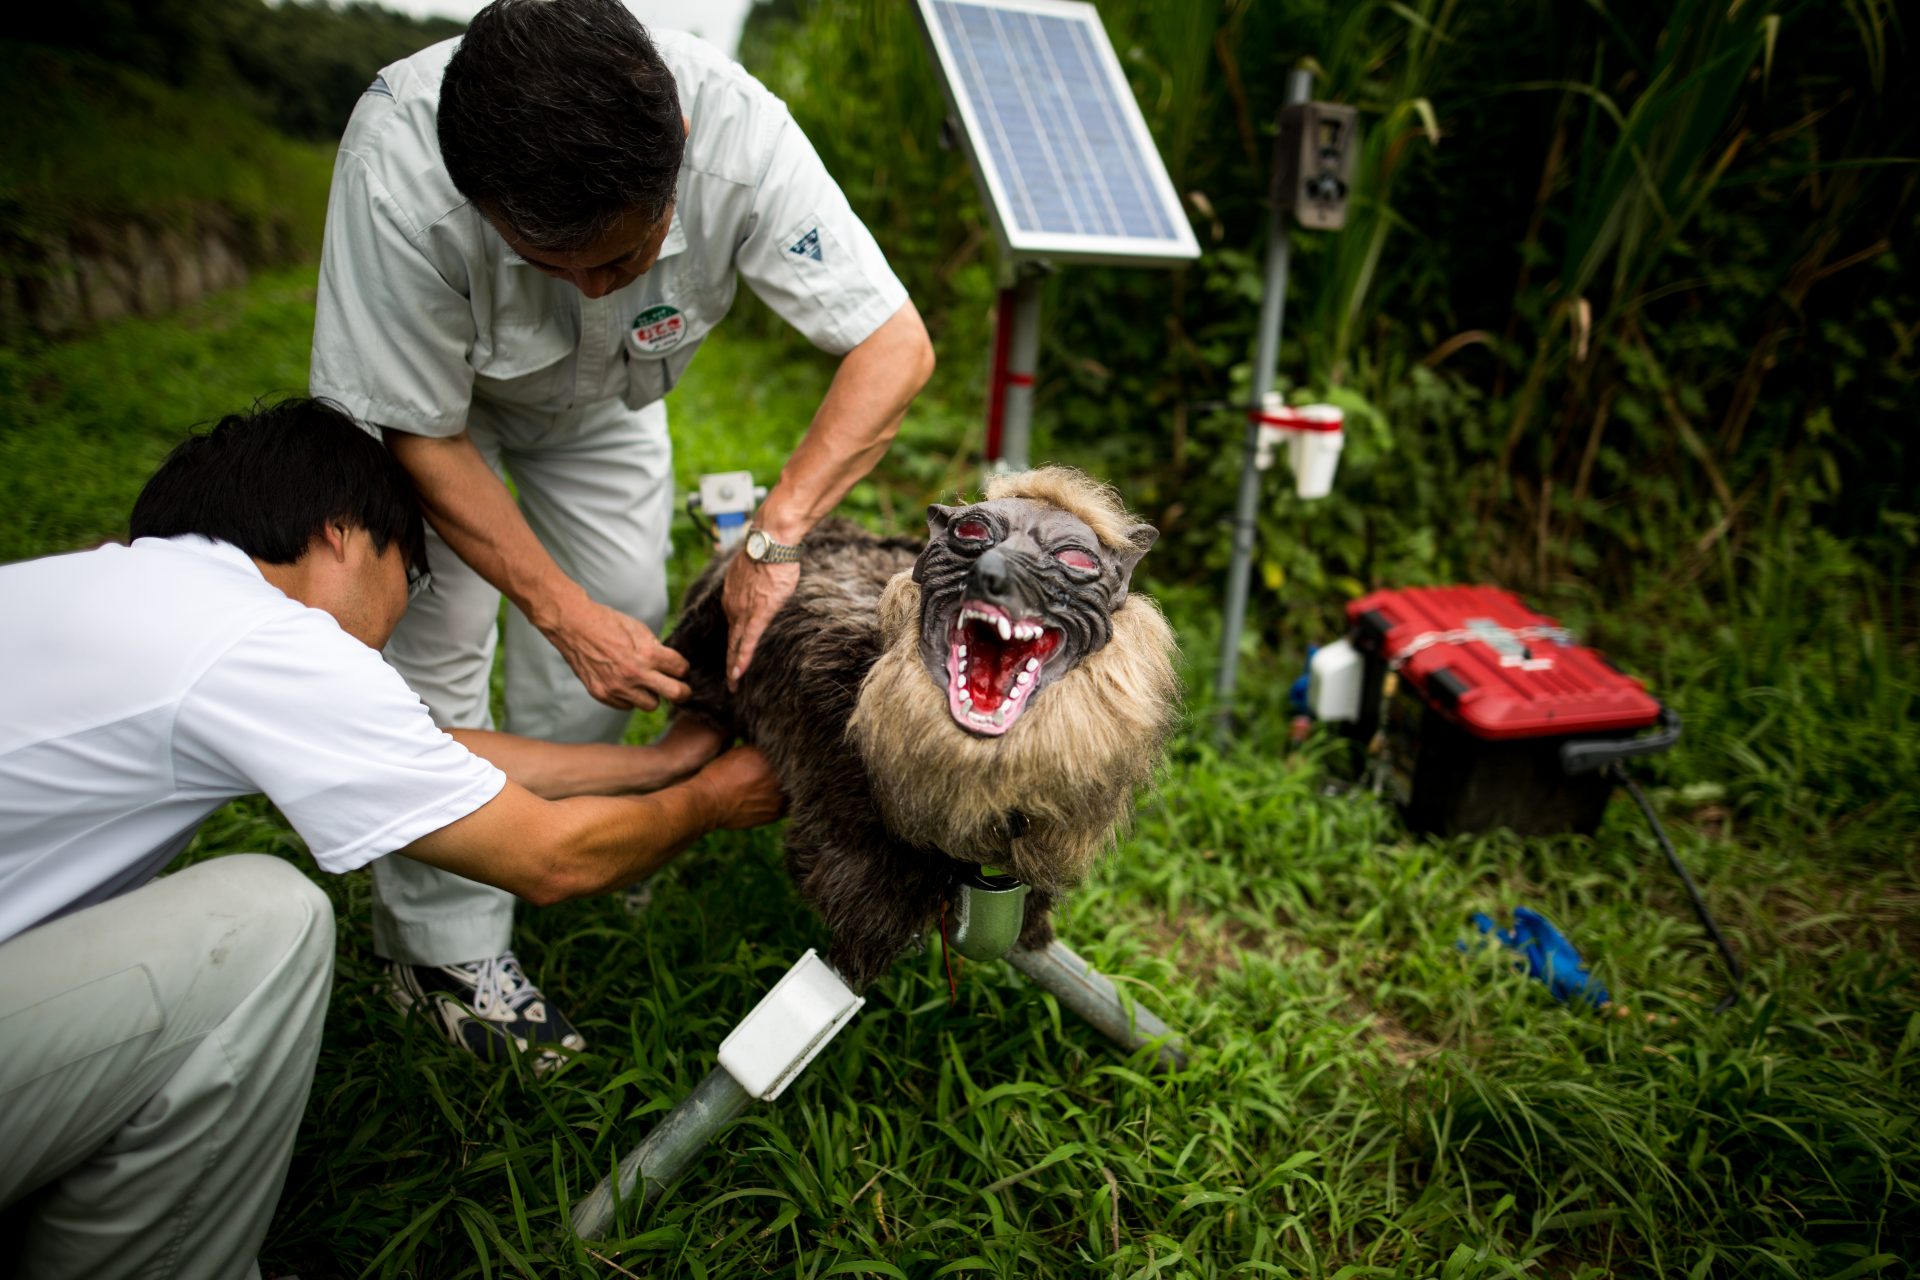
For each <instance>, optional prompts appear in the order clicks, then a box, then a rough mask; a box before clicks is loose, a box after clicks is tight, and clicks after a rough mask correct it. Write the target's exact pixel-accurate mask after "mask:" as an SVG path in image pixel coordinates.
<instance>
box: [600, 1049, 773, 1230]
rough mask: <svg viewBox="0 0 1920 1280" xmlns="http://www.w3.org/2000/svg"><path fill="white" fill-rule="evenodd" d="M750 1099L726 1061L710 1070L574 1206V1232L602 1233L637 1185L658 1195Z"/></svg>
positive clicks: (645, 1197) (644, 1196)
mask: <svg viewBox="0 0 1920 1280" xmlns="http://www.w3.org/2000/svg"><path fill="white" fill-rule="evenodd" d="M752 1101H753V1095H752V1094H750V1093H748V1092H747V1091H746V1090H745V1089H743V1088H741V1087H740V1082H739V1081H737V1080H735V1079H734V1078H733V1077H732V1076H731V1075H729V1074H727V1069H726V1068H725V1067H715V1068H714V1069H713V1070H711V1071H709V1072H708V1073H707V1078H706V1079H704V1080H702V1081H701V1082H700V1083H699V1084H698V1085H696V1086H694V1090H693V1092H692V1093H690V1094H688V1095H687V1098H686V1101H684V1102H682V1103H681V1104H680V1105H679V1106H677V1107H675V1108H674V1109H673V1110H672V1111H669V1112H668V1113H667V1116H666V1119H664V1120H662V1121H661V1122H660V1124H659V1126H658V1127H657V1128H655V1129H654V1131H653V1132H652V1133H649V1134H648V1135H647V1136H646V1137H645V1138H644V1139H642V1140H641V1143H640V1145H639V1146H637V1147H635V1148H634V1149H633V1150H632V1151H629V1152H628V1153H627V1155H626V1158H625V1159H623V1160H621V1161H620V1168H619V1170H618V1171H617V1172H616V1173H615V1174H614V1176H613V1177H611V1178H602V1179H601V1180H600V1185H599V1186H597V1187H595V1188H594V1189H593V1194H592V1195H590V1196H588V1197H587V1198H586V1199H585V1200H582V1201H581V1202H580V1204H579V1207H578V1208H576V1209H575V1210H574V1211H573V1234H574V1235H576V1236H578V1237H580V1239H582V1240H593V1239H597V1238H598V1237H600V1236H604V1235H605V1234H606V1233H607V1228H608V1227H610V1226H612V1225H613V1211H614V1205H615V1201H616V1199H619V1200H631V1199H632V1198H633V1194H634V1191H635V1189H636V1188H637V1189H638V1190H639V1192H640V1202H641V1203H642V1204H652V1203H653V1202H654V1201H655V1200H658V1199H659V1198H660V1194H661V1192H663V1191H665V1190H666V1189H667V1187H668V1186H669V1185H670V1184H671V1183H672V1182H673V1180H674V1179H675V1178H678V1177H679V1176H680V1175H681V1174H682V1173H684V1172H686V1168H687V1166H688V1165H690V1164H692V1163H693V1161H694V1158H695V1157H697V1156H698V1155H699V1154H700V1153H701V1152H702V1151H703V1150H705V1149H706V1146H707V1144H708V1143H709V1142H711V1141H713V1139H714V1138H715V1137H717V1136H718V1135H719V1133H720V1131H721V1130H722V1129H724V1128H726V1127H727V1126H728V1125H730V1124H732V1123H733V1122H734V1121H735V1120H736V1119H738V1118H739V1115H740V1113H741V1112H742V1111H745V1110H746V1109H747V1104H748V1103H750V1102H752Z"/></svg>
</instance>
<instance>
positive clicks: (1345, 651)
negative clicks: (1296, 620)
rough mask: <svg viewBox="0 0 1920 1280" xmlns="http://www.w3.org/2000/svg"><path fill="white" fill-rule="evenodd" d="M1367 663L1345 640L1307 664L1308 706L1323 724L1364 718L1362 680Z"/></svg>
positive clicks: (1336, 642) (1334, 644) (1335, 643)
mask: <svg viewBox="0 0 1920 1280" xmlns="http://www.w3.org/2000/svg"><path fill="white" fill-rule="evenodd" d="M1365 671H1366V660H1365V659H1364V658H1362V657H1361V656H1360V651H1359V650H1358V649H1355V648H1354V647H1353V646H1352V645H1351V644H1348V643H1347V642H1346V641H1345V640H1335V641H1334V642H1333V643H1332V644H1330V645H1324V646H1322V647H1321V648H1320V649H1319V650H1318V651H1316V652H1315V653H1314V655H1313V660H1312V661H1311V662H1309V663H1308V664H1307V706H1308V707H1309V708H1310V709H1311V710H1312V711H1313V715H1314V718H1315V719H1316V720H1322V721H1329V722H1334V721H1342V720H1358V719H1359V718H1360V686H1361V677H1362V676H1363V674H1364V673H1365Z"/></svg>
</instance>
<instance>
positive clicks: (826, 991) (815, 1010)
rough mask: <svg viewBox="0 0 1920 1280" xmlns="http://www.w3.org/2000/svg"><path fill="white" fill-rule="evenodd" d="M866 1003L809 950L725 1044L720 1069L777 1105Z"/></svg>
mask: <svg viewBox="0 0 1920 1280" xmlns="http://www.w3.org/2000/svg"><path fill="white" fill-rule="evenodd" d="M864 1004H866V999H865V998H864V997H862V996H857V995H855V994H854V993H853V992H852V991H851V990H850V989H849V988H848V987H847V984H846V983H844V982H842V981H841V980H840V975H839V974H837V973H835V972H834V971H833V968H832V967H831V966H830V965H828V964H827V962H826V961H824V960H822V959H821V958H820V956H819V954H818V953H817V952H815V951H813V950H811V949H809V950H808V951H807V954H805V955H803V956H801V957H800V959H799V960H798V961H796V962H795V964H794V966H793V968H791V969H789V970H787V973H786V976H785V977H783V978H781V979H780V981H778V982H776V983H774V984H773V990H771V991H769V992H767V994H766V995H765V997H763V998H762V999H761V1001H760V1003H759V1004H757V1005H755V1006H753V1012H751V1013H749V1014H748V1015H747V1016H746V1017H744V1018H742V1019H741V1020H740V1025H739V1026H737V1027H735V1028H734V1029H733V1034H731V1035H729V1036H728V1037H727V1038H726V1039H725V1040H723V1041H721V1042H720V1065H721V1066H722V1067H725V1068H726V1070H727V1074H728V1075H730V1076H732V1077H733V1078H734V1079H735V1080H737V1081H739V1082H740V1087H741V1088H742V1089H745V1090H746V1091H747V1092H748V1093H750V1094H752V1095H753V1096H754V1097H756V1098H758V1099H760V1100H761V1101H762V1102H772V1101H773V1100H774V1099H775V1098H777V1097H779V1096H780V1094H781V1093H782V1092H783V1091H784V1090H785V1089H786V1087H787V1086H788V1085H790V1084H792V1083H793V1082H794V1080H796V1079H797V1078H798V1077H799V1075H800V1073H801V1072H802V1071H804V1070H806V1067H807V1064H808V1063H809V1062H812V1061H813V1059H814V1055H815V1054H817V1053H819V1052H820V1051H821V1050H822V1049H824V1048H826V1047H827V1042H828V1041H829V1040H831V1039H833V1037H834V1036H835V1035H837V1034H838V1033H839V1031H840V1028H842V1027H844V1026H846V1025H847V1023H848V1022H849V1021H850V1020H851V1019H852V1018H853V1015H854V1014H856V1013H858V1012H860V1007H861V1006H862V1005H864Z"/></svg>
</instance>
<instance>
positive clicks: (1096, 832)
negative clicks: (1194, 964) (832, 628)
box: [848, 468, 1179, 892]
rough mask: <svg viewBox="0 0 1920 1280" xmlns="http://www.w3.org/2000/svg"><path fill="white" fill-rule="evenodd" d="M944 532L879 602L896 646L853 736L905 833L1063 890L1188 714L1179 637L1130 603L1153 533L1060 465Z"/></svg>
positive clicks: (1109, 833) (887, 817)
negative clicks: (1177, 656) (1182, 702)
mask: <svg viewBox="0 0 1920 1280" xmlns="http://www.w3.org/2000/svg"><path fill="white" fill-rule="evenodd" d="M929 523H930V525H932V527H933V532H934V537H933V538H932V540H931V541H930V543H929V545H928V547H927V549H926V551H925V552H924V553H923V554H922V555H921V557H920V559H919V560H918V561H917V562H916V564H915V568H914V570H913V572H912V573H911V574H907V573H902V574H900V575H899V576H897V577H896V578H894V579H893V581H892V583H891V584H889V586H888V587H887V589H886V592H885V593H884V594H883V595H882V596H881V598H880V603H879V625H880V637H881V645H882V651H881V654H880V657H879V659H878V660H877V661H876V662H875V663H874V665H873V667H872V669H871V670H870V671H869V672H868V673H867V677H866V679H865V680H864V681H863V682H862V684H861V686H860V692H859V697H858V701H857V704H856V706H855V709H854V714H853V717H852V719H851V721H850V722H849V724H848V736H849V738H850V740H851V741H852V742H853V743H854V745H855V747H856V748H857V749H858V750H859V752H860V754H861V757H862V761H863V763H864V764H865V766H866V771H867V777H868V780H869V782H870V784H871V786H872V788H873V796H874V799H875V802H876V803H877V804H878V806H879V808H880V812H881V816H882V818H883V819H884V821H885V823H886V826H887V829H888V831H890V832H891V833H892V834H893V835H894V836H896V837H897V838H899V839H900V840H902V841H903V842H905V843H907V844H910V845H917V846H920V847H924V848H931V849H939V850H941V851H942V852H944V853H946V854H947V855H948V856H950V857H952V858H955V859H958V860H960V861H964V862H977V863H988V864H991V865H995V866H1001V867H1006V868H1008V869H1010V870H1011V871H1012V872H1013V873H1014V874H1015V875H1016V876H1018V877H1019V878H1020V879H1022V880H1024V881H1026V882H1027V883H1029V884H1031V885H1034V886H1035V887H1036V888H1041V889H1045V890H1048V891H1051V892H1065V891H1067V890H1069V889H1071V888H1072V887H1073V886H1074V885H1076V884H1078V883H1079V882H1080V881H1081V880H1082V879H1084V878H1085V876H1086V874H1087V871H1088V869H1089V868H1090V867H1091V866H1092V864H1093V861H1094V859H1095V858H1096V857H1097V856H1098V854H1099V852H1100V850H1101V849H1103V848H1105V847H1107V846H1108V845H1110V844H1111V843H1112V841H1113V839H1114V836H1115V833H1116V831H1117V830H1118V828H1119V827H1120V825H1121V824H1122V823H1124V822H1125V821H1126V817H1127V813H1128V811H1129V809H1130V808H1131V802H1132V796H1133V793H1134V792H1135V791H1136V790H1138V789H1139V788H1140V787H1142V786H1144V785H1146V783H1147V782H1148V780H1149V779H1150V778H1151V777H1152V774H1153V770H1154V768H1155V766H1156V765H1157V764H1158V762H1159V760H1160V756H1161V749H1162V745H1163V743H1164V742H1165V739H1166V735H1167V733H1168V731H1169V729H1170V728H1171V726H1172V724H1173V721H1174V719H1175V717H1176V716H1177V715H1178V712H1179V682H1178V679H1177V677H1176V676H1175V673H1174V668H1173V657H1174V652H1175V648H1174V638H1173V632H1172V630H1171V629H1170V628H1169V627H1168V626H1167V624H1166V620H1165V619H1164V618H1163V617H1161V615H1160V611H1159V610H1158V609H1157V608H1155V607H1154V604H1153V602H1152V601H1151V600H1148V599H1145V598H1144V597H1137V596H1136V597H1132V598H1129V594H1128V584H1129V581H1130V578H1131V574H1132V571H1133V567H1134V565H1135V563H1137V562H1138V560H1139V559H1140V556H1141V554H1142V553H1144V552H1145V551H1146V549H1147V548H1148V547H1149V546H1150V545H1151V544H1152V542H1153V538H1154V532H1153V530H1152V529H1151V528H1150V527H1148V526H1146V525H1144V524H1141V523H1140V522H1139V521H1138V520H1136V519H1134V518H1132V517H1131V516H1129V515H1128V514H1127V512H1126V509H1125V508H1124V507H1122V506H1121V504H1120V501H1119V499H1118V498H1117V497H1116V496H1115V495H1114V494H1113V492H1112V490H1111V489H1108V488H1107V487H1106V486H1104V485H1100V484H1097V483H1096V482H1094V481H1092V480H1090V479H1088V478H1087V477H1086V476H1083V475H1081V474H1080V473H1079V472H1077V471H1068V470H1065V469H1063V468H1047V469H1045V470H1041V471H1033V472H1027V473H1024V474H1016V475H1008V476H999V477H995V479H994V480H993V481H992V482H991V483H990V484H989V485H988V487H987V500H986V501H985V502H981V503H976V504H973V505H971V506H961V507H936V508H934V510H933V511H932V512H931V513H930V515H929ZM974 525H977V526H979V527H977V528H976V527H970V526H974ZM983 532H984V534H985V535H986V536H984V537H982V536H980V535H981V534H982V533H983ZM995 552H997V553H998V555H997V557H995V556H994V555H993V553H995ZM1002 623H1004V624H1005V630H1004V633H1003V631H1002ZM1029 663H1034V664H1036V665H1033V666H1029V665H1028V664H1029ZM1023 674H1025V675H1027V676H1028V677H1030V679H1029V680H1027V681H1026V682H1024V683H1023V682H1022V681H1021V678H1020V677H1021V676H1022V675H1023ZM962 685H964V688H962V687H961V686H962ZM962 693H964V694H966V695H967V696H966V697H964V698H963V697H961V696H960V695H961V694H962ZM979 714H984V715H985V716H986V717H987V720H986V722H984V723H983V722H982V721H980V720H979V719H977V718H976V715H979Z"/></svg>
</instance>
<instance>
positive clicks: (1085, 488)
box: [987, 467, 1138, 551]
mask: <svg viewBox="0 0 1920 1280" xmlns="http://www.w3.org/2000/svg"><path fill="white" fill-rule="evenodd" d="M997 498H1031V499H1033V500H1034V501H1035V502H1046V503H1051V504H1052V505H1053V506H1056V507H1059V508H1060V509H1061V510H1062V511H1065V512H1067V513H1068V514H1069V515H1074V516H1078V517H1079V518H1080V519H1081V520H1083V521H1085V522H1086V525H1087V527H1088V528H1089V529H1092V530H1093V536H1094V537H1096V538H1098V539H1100V543H1101V545H1102V546H1104V547H1106V548H1107V550H1109V551H1124V550H1126V549H1127V547H1128V546H1130V545H1131V539H1130V538H1129V537H1128V534H1129V533H1130V531H1131V530H1132V529H1133V527H1134V525H1135V524H1136V523H1138V522H1137V521H1136V520H1135V518H1134V517H1133V515H1132V514H1131V513H1129V512H1128V510H1127V507H1126V504H1125V503H1123V502H1121V501H1120V494H1119V492H1118V491H1117V490H1115V489H1114V487H1113V486H1112V485H1110V484H1108V483H1106V482H1105V481H1104V480H1095V479H1094V478H1093V477H1092V476H1090V475H1088V474H1087V473H1086V472H1084V471H1081V470H1078V469H1077V468H1074V467H1041V468H1039V469H1038V470H1035V471H1012V472H1006V473H1003V474H1001V475H997V476H993V477H991V478H990V479H988V481H987V501H989V502H992V501H994V500H995V499H997Z"/></svg>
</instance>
